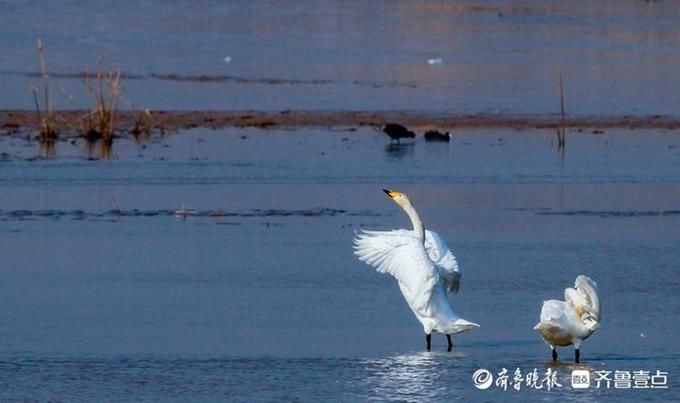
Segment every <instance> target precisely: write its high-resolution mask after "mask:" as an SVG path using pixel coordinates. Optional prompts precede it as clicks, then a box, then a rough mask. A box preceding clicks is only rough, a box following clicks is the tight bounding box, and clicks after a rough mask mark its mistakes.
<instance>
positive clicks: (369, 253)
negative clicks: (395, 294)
mask: <svg viewBox="0 0 680 403" xmlns="http://www.w3.org/2000/svg"><path fill="white" fill-rule="evenodd" d="M354 253H355V254H356V255H357V256H358V257H359V260H361V261H362V262H365V263H367V264H368V265H370V266H372V267H375V269H376V270H377V271H378V272H380V273H389V274H391V275H392V276H393V277H394V278H396V279H397V281H399V283H400V284H401V285H402V287H404V288H406V290H407V291H408V295H407V296H406V297H407V299H409V304H410V305H411V308H413V309H414V310H416V311H421V310H426V309H427V308H428V307H427V305H428V304H429V301H430V296H431V294H432V289H433V288H434V286H435V285H436V284H437V281H439V274H438V272H437V270H436V269H435V265H434V263H433V262H432V261H431V260H430V258H429V256H428V255H427V252H426V251H425V248H424V247H423V244H422V242H421V241H420V240H419V239H418V238H417V237H416V236H415V235H414V233H413V232H412V231H406V230H394V231H363V232H361V233H357V235H356V237H355V238H354Z"/></svg>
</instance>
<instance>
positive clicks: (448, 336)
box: [446, 334, 453, 351]
mask: <svg viewBox="0 0 680 403" xmlns="http://www.w3.org/2000/svg"><path fill="white" fill-rule="evenodd" d="M446 341H447V342H448V343H449V346H448V347H447V349H446V351H451V349H452V348H453V343H452V342H451V335H450V334H447V335H446Z"/></svg>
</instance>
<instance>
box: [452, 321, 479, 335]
mask: <svg viewBox="0 0 680 403" xmlns="http://www.w3.org/2000/svg"><path fill="white" fill-rule="evenodd" d="M454 324H455V326H456V329H458V331H457V332H456V333H460V332H465V331H467V330H471V329H474V328H476V327H479V325H478V324H476V323H474V322H470V321H468V320H465V319H456V322H455V323H454Z"/></svg>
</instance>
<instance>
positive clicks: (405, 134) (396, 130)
mask: <svg viewBox="0 0 680 403" xmlns="http://www.w3.org/2000/svg"><path fill="white" fill-rule="evenodd" d="M383 132H385V133H387V135H388V136H390V142H392V141H394V140H397V144H399V140H400V139H413V138H415V137H416V134H415V133H413V132H412V131H410V130H409V129H407V128H405V127H404V126H402V125H400V124H398V123H388V124H386V125H385V127H384V128H383Z"/></svg>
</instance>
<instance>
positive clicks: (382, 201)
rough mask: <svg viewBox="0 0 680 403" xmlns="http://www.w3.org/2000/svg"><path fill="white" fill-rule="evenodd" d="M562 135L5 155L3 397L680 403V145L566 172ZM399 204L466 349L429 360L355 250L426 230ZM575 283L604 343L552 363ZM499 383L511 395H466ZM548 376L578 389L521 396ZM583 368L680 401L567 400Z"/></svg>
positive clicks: (309, 136)
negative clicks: (585, 280)
mask: <svg viewBox="0 0 680 403" xmlns="http://www.w3.org/2000/svg"><path fill="white" fill-rule="evenodd" d="M553 140H554V139H553V133H552V132H551V131H525V132H516V131H512V130H500V129H498V130H477V131H465V132H457V134H456V137H455V138H454V140H453V141H452V142H451V143H426V142H424V141H423V139H422V138H419V139H418V140H417V141H416V142H415V143H414V144H410V145H405V146H402V147H399V148H389V147H386V144H387V138H386V137H385V136H384V135H383V134H382V133H379V132H377V131H374V130H372V129H368V128H362V129H359V130H356V131H351V130H341V129H336V130H328V129H304V130H302V129H301V130H289V131H275V130H272V131H263V130H256V129H224V130H219V131H213V130H203V129H196V130H192V131H186V132H181V133H179V134H174V135H169V136H165V137H163V138H155V139H152V140H151V141H147V142H143V143H135V142H132V141H128V140H117V141H116V143H115V144H114V149H113V153H112V156H113V159H112V160H95V161H92V160H88V159H87V157H88V151H87V149H86V147H85V145H84V144H82V143H80V142H76V144H71V143H70V142H68V141H64V142H60V143H58V144H57V146H56V150H55V157H54V158H50V159H43V158H35V157H36V156H40V155H41V154H40V153H41V151H40V149H39V147H38V145H37V144H36V143H26V142H25V140H23V139H20V138H12V137H3V138H1V139H0V147H1V148H2V150H4V152H5V154H3V155H2V162H0V172H1V173H2V175H1V176H0V187H1V189H2V196H1V197H0V241H1V245H2V250H3V259H2V263H1V264H0V278H2V281H1V282H0V400H3V401H4V400H23V399H36V400H48V399H58V400H66V401H73V400H89V401H92V400H97V401H101V400H115V401H121V400H152V401H188V400H190V401H215V400H237V401H239V400H240V401H267V400H277V401H280V400H300V401H318V400H322V401H328V400H333V401H336V400H340V401H364V400H373V399H375V400H399V401H405V400H406V401H411V400H413V401H421V400H427V401H433V400H434V401H445V400H458V399H464V400H471V399H474V400H481V401H500V400H508V399H510V400H513V399H516V400H522V401H526V400H528V399H538V400H547V401H564V400H579V401H580V400H588V401H610V400H612V399H615V400H630V401H642V400H645V401H647V400H649V401H669V400H677V399H678V392H677V391H678V387H679V386H680V385H679V382H678V377H679V376H680V360H679V359H680V354H679V353H678V351H680V341H679V339H678V337H677V333H678V324H677V323H676V322H675V318H676V317H677V315H678V314H679V313H680V302H678V301H679V300H678V298H677V295H678V293H680V280H679V279H680V277H679V274H680V273H679V270H680V264H679V262H680V248H678V242H679V241H680V230H678V228H679V224H680V137H678V135H677V134H674V133H668V132H656V131H618V132H617V131H610V132H607V133H604V134H598V135H595V134H591V133H589V132H584V133H576V132H572V133H570V134H569V136H568V139H567V141H568V143H567V149H566V153H565V154H564V156H563V157H562V156H561V155H560V153H558V152H557V150H555V148H554V145H553ZM89 155H90V156H91V157H96V151H95V153H94V155H93V154H89ZM384 187H388V188H395V189H399V190H402V191H404V192H407V193H408V194H409V195H411V198H412V199H413V200H414V203H415V205H416V207H417V209H418V210H419V211H420V213H421V216H422V217H423V219H424V221H425V223H426V225H427V226H428V227H430V228H432V229H433V230H436V231H438V232H439V233H440V234H442V235H443V236H444V237H445V238H446V239H447V240H448V242H449V244H450V246H451V247H452V248H453V249H454V252H455V254H456V256H457V257H458V259H459V263H460V265H461V269H462V270H463V281H462V287H461V291H460V293H459V294H457V295H456V296H454V297H453V298H452V302H453V304H454V306H455V309H456V311H457V312H458V313H459V314H460V315H461V316H462V317H464V318H466V319H469V320H472V321H475V322H477V323H479V324H481V328H479V329H476V330H473V331H470V332H468V333H464V334H461V335H459V336H456V337H454V344H455V347H454V351H453V352H452V353H446V352H445V346H446V342H445V339H444V338H443V337H442V336H439V335H434V338H433V346H434V351H433V352H431V353H426V352H424V351H423V350H424V343H425V340H424V337H423V334H422V328H421V326H420V325H419V324H418V323H417V321H416V320H415V319H414V318H413V316H412V314H411V312H410V311H409V309H408V307H407V305H406V304H405V302H404V301H403V298H402V296H401V295H400V292H399V290H398V287H397V285H396V283H395V282H394V280H393V279H392V278H390V277H389V276H386V275H380V274H378V273H377V272H375V271H374V270H373V269H371V268H369V267H368V266H366V265H364V264H363V263H361V262H359V261H358V260H357V259H356V258H355V257H354V256H353V254H352V247H351V239H352V237H353V234H354V231H355V230H358V229H360V228H373V229H390V228H399V227H406V226H408V225H409V223H408V219H407V218H406V216H405V215H404V214H403V212H401V211H400V210H398V208H397V206H396V205H394V203H392V202H391V201H390V200H389V199H388V198H387V197H385V195H384V194H383V193H382V192H381V189H382V188H384ZM182 207H184V209H185V210H189V209H193V210H194V211H193V212H194V213H195V214H193V215H189V216H187V217H186V219H182V218H181V217H176V216H175V214H174V211H175V210H177V209H180V208H182ZM579 274H587V275H589V276H591V277H592V278H593V279H595V280H596V281H597V282H598V283H599V288H600V298H601V301H602V304H603V321H602V328H601V329H600V330H599V331H597V332H596V333H595V334H594V335H593V336H592V337H591V338H590V339H588V340H586V342H584V344H583V347H582V354H583V361H584V364H583V365H580V366H574V365H573V364H572V362H573V349H571V348H562V349H560V358H561V360H562V361H561V362H560V363H559V364H558V365H556V366H553V365H552V364H551V363H550V362H549V358H550V353H549V349H548V348H547V346H545V345H544V344H543V342H542V341H541V340H540V338H539V337H538V335H537V334H536V333H535V332H534V331H533V330H532V327H533V326H534V324H535V323H536V322H537V320H538V315H539V312H540V307H541V303H542V301H543V300H544V299H549V298H561V297H562V296H563V290H564V288H565V287H567V286H570V285H572V284H573V281H574V278H575V277H576V276H577V275H579ZM503 368H505V369H507V371H508V372H509V377H510V386H509V387H508V390H507V391H504V390H503V389H502V387H501V386H496V384H494V385H492V386H491V387H490V388H489V389H488V390H479V389H477V388H475V386H474V385H473V380H472V375H473V373H474V372H475V371H477V370H478V369H487V370H489V371H490V372H492V374H493V375H494V377H496V376H497V375H498V373H499V372H501V371H502V370H503ZM534 369H536V371H537V373H538V374H539V376H540V379H541V380H542V378H543V377H544V375H545V373H546V372H547V371H548V370H550V371H556V372H557V377H556V378H555V380H556V381H557V382H558V383H559V384H560V385H561V386H557V385H552V386H553V389H552V390H550V391H548V390H546V388H547V384H542V385H543V389H541V390H536V389H534V388H532V387H529V386H527V385H526V384H525V383H523V384H522V385H521V387H520V390H519V391H517V390H515V389H514V388H513V386H512V385H513V379H514V375H515V371H517V370H519V372H521V374H522V376H523V377H526V375H528V374H529V373H531V372H533V370H534ZM574 369H586V370H590V371H591V373H592V374H594V373H595V371H612V373H611V375H610V378H611V379H613V378H614V372H615V371H622V373H624V374H625V373H626V371H628V373H629V374H632V373H633V372H632V371H649V372H650V374H656V371H661V374H662V375H663V374H666V378H665V383H664V384H665V385H666V386H668V389H640V388H636V389H634V388H632V386H633V385H634V383H631V384H629V385H628V386H629V388H626V389H624V388H615V385H614V383H613V382H612V383H611V385H610V388H609V389H607V388H606V386H605V384H604V383H603V384H602V385H600V387H599V388H596V387H595V386H594V385H592V386H591V388H590V389H587V390H574V389H572V387H571V380H570V375H571V371H572V370H574ZM593 376H594V375H593ZM653 380H654V384H655V385H662V382H661V381H662V378H660V377H655V378H653ZM651 381H652V379H651V378H650V379H647V383H646V384H647V385H648V386H649V385H652V383H651ZM641 382H642V381H641ZM539 383H540V381H539ZM643 384H644V383H640V385H643ZM618 386H620V387H625V386H626V384H625V383H623V384H618Z"/></svg>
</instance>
